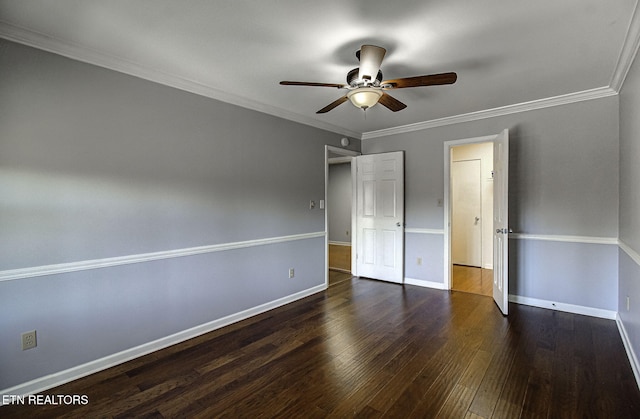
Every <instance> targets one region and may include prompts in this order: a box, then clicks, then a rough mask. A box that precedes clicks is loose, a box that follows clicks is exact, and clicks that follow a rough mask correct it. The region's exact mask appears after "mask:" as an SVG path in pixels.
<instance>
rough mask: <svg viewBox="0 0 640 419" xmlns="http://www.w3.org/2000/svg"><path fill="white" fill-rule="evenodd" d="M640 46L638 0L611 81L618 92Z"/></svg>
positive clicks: (612, 86)
mask: <svg viewBox="0 0 640 419" xmlns="http://www.w3.org/2000/svg"><path fill="white" fill-rule="evenodd" d="M638 47H640V12H638V2H637V1H636V6H635V7H634V10H633V14H632V15H631V21H630V22H629V27H628V28H627V34H626V36H625V38H624V44H623V45H622V50H621V51H620V56H619V57H618V63H617V64H616V69H615V71H614V72H613V76H612V77H611V82H610V83H609V86H611V88H612V89H613V90H615V91H616V92H618V93H619V92H620V90H621V89H622V85H623V84H624V81H625V79H626V78H627V74H628V73H629V69H630V68H631V65H632V64H633V61H634V60H635V58H636V55H637V54H638Z"/></svg>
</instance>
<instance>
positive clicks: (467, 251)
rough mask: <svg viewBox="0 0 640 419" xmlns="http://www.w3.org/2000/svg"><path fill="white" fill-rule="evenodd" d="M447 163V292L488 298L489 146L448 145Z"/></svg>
mask: <svg viewBox="0 0 640 419" xmlns="http://www.w3.org/2000/svg"><path fill="white" fill-rule="evenodd" d="M463 141H464V140H463ZM448 160H449V163H450V165H449V199H448V201H449V202H448V204H449V211H448V214H449V255H450V257H449V262H448V266H447V270H448V272H449V285H450V287H449V288H450V289H453V290H457V291H464V292H470V293H474V294H481V295H486V296H492V294H493V279H494V278H493V173H494V168H493V142H492V141H484V140H482V139H471V140H468V142H462V143H459V144H457V145H452V146H451V147H449V156H448Z"/></svg>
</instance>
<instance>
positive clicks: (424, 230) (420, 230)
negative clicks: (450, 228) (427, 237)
mask: <svg viewBox="0 0 640 419" xmlns="http://www.w3.org/2000/svg"><path fill="white" fill-rule="evenodd" d="M404 232H405V233H409V234H436V235H443V234H444V230H442V229H436V228H405V229H404Z"/></svg>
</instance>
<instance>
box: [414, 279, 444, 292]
mask: <svg viewBox="0 0 640 419" xmlns="http://www.w3.org/2000/svg"><path fill="white" fill-rule="evenodd" d="M404 283H405V285H416V286H418V287H424V288H434V289H437V290H445V289H446V288H445V286H444V284H443V283H442V282H432V281H425V280H424V279H414V278H405V279H404Z"/></svg>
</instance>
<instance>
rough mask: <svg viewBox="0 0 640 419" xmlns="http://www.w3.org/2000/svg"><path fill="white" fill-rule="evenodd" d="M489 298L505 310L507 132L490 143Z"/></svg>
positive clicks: (506, 293) (507, 273)
mask: <svg viewBox="0 0 640 419" xmlns="http://www.w3.org/2000/svg"><path fill="white" fill-rule="evenodd" d="M493 172H494V177H493V188H494V189H493V299H494V300H495V302H496V304H497V305H498V307H499V308H500V311H502V314H504V315H507V314H508V311H509V232H510V230H509V216H508V215H509V213H508V211H509V131H507V130H504V131H502V132H501V133H500V134H498V136H497V137H496V139H495V140H494V142H493Z"/></svg>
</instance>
